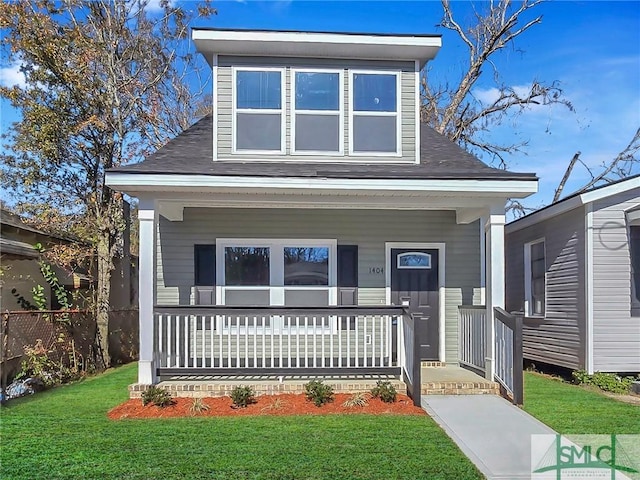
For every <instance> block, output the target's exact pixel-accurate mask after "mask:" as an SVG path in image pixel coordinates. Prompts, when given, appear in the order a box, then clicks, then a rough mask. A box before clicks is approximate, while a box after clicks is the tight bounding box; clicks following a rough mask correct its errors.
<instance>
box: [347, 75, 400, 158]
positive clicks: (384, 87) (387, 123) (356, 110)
mask: <svg viewBox="0 0 640 480" xmlns="http://www.w3.org/2000/svg"><path fill="white" fill-rule="evenodd" d="M399 79H400V75H399V73H397V72H388V73H373V72H357V71H355V72H353V71H352V72H351V77H350V82H351V92H352V94H351V122H350V125H351V132H350V150H351V153H352V154H361V155H371V154H374V155H375V154H379V155H399V154H400V140H399V134H400V126H399V119H400V97H399V89H400V88H399Z"/></svg>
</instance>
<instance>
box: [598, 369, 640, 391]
mask: <svg viewBox="0 0 640 480" xmlns="http://www.w3.org/2000/svg"><path fill="white" fill-rule="evenodd" d="M632 383H633V378H632V377H620V376H618V375H616V374H615V373H603V372H596V373H594V374H593V376H592V377H591V384H592V385H594V386H596V387H598V388H599V389H600V390H604V391H605V392H611V393H629V390H630V389H631V384H632Z"/></svg>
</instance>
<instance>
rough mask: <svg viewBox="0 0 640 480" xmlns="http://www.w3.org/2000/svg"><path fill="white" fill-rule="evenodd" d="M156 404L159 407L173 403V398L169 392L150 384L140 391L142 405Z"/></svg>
mask: <svg viewBox="0 0 640 480" xmlns="http://www.w3.org/2000/svg"><path fill="white" fill-rule="evenodd" d="M150 403H151V404H152V405H156V406H158V407H160V408H164V407H168V406H169V405H173V398H172V397H171V394H170V393H169V392H167V391H166V390H165V389H164V388H160V387H156V386H155V385H154V386H151V387H149V388H147V389H146V390H145V391H144V392H142V405H148V404H150Z"/></svg>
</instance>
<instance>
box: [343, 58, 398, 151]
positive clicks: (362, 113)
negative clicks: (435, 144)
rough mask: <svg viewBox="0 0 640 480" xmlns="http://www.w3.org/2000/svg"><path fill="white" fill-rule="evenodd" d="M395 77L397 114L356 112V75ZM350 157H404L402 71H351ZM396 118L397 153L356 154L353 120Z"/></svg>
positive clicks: (349, 94)
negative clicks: (359, 117) (354, 91)
mask: <svg viewBox="0 0 640 480" xmlns="http://www.w3.org/2000/svg"><path fill="white" fill-rule="evenodd" d="M356 74H364V75H395V77H396V111H395V112H356V111H355V105H354V100H355V97H354V95H353V86H354V75H356ZM348 96H349V156H352V157H402V71H401V70H361V69H353V70H349V91H348ZM394 115H395V116H396V151H395V152H356V151H354V149H353V134H354V130H355V129H354V128H353V118H354V117H357V116H369V117H392V116H394Z"/></svg>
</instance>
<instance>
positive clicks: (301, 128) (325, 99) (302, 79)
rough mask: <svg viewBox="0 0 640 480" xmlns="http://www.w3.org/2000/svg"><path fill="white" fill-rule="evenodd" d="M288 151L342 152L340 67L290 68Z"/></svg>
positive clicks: (310, 152) (341, 83) (311, 152)
mask: <svg viewBox="0 0 640 480" xmlns="http://www.w3.org/2000/svg"><path fill="white" fill-rule="evenodd" d="M291 79H292V95H293V98H292V101H291V110H292V115H291V122H292V125H291V132H292V150H293V152H294V153H298V154H300V153H302V154H314V153H321V154H334V155H340V154H342V153H343V144H344V142H343V137H342V132H343V125H344V120H343V113H342V112H343V104H344V98H343V95H344V94H343V92H344V88H343V74H342V71H341V70H306V69H305V70H300V69H297V70H295V69H294V70H292V71H291Z"/></svg>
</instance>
